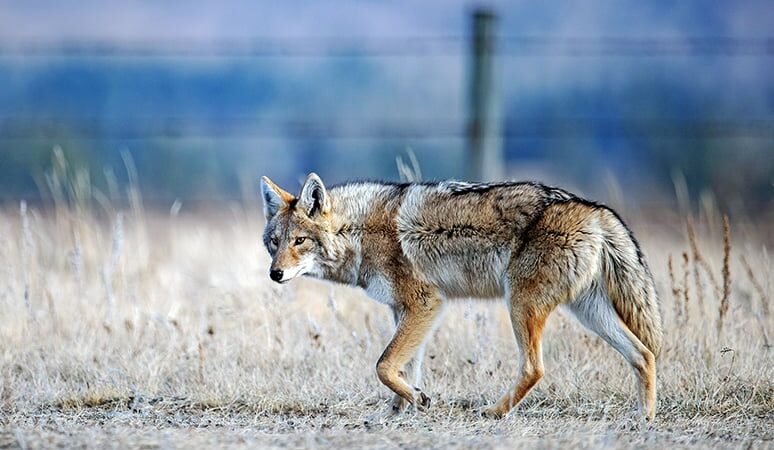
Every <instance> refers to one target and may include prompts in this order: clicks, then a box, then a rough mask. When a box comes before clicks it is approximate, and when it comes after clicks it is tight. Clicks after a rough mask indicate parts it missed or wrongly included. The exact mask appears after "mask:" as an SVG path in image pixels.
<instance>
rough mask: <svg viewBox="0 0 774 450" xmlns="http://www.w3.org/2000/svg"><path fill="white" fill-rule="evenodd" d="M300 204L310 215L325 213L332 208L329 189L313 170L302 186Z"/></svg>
mask: <svg viewBox="0 0 774 450" xmlns="http://www.w3.org/2000/svg"><path fill="white" fill-rule="evenodd" d="M298 205H299V207H301V208H302V209H303V210H304V211H306V214H307V215H308V216H309V217H315V216H317V215H318V214H325V213H327V212H328V211H329V210H330V208H331V201H330V199H329V198H328V191H326V190H325V185H324V184H323V182H322V180H321V179H320V177H318V176H317V174H316V173H314V172H312V173H310V174H309V176H307V177H306V181H305V182H304V187H302V188H301V194H300V195H299V196H298Z"/></svg>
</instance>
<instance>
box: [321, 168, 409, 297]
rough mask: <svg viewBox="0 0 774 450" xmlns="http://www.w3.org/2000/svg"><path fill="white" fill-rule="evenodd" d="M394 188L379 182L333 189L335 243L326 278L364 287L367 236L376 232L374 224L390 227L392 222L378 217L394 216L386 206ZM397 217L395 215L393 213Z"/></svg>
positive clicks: (333, 243) (333, 236) (325, 265)
mask: <svg viewBox="0 0 774 450" xmlns="http://www.w3.org/2000/svg"><path fill="white" fill-rule="evenodd" d="M392 189H394V187H393V186H389V185H381V184H376V183H354V184H347V185H343V186H338V187H334V188H331V189H330V191H329V195H330V199H331V211H330V214H331V228H332V230H331V231H332V233H331V241H330V242H329V247H328V257H327V258H326V261H325V262H324V264H323V271H322V277H323V278H325V279H327V280H330V281H335V282H339V283H345V284H350V285H362V284H363V282H364V281H363V273H364V270H365V269H366V268H365V267H363V259H364V258H363V256H364V252H371V251H377V250H376V249H370V248H364V240H365V237H366V235H368V234H369V233H372V232H373V230H371V228H373V226H372V224H380V225H386V224H388V223H391V222H392V220H387V221H386V222H385V221H384V220H381V218H377V217H375V215H387V216H392V214H390V211H388V209H389V208H387V205H386V203H387V202H388V201H389V199H390V198H392V199H394V198H395V197H394V196H391V195H390V194H391V190H392ZM393 214H394V212H393Z"/></svg>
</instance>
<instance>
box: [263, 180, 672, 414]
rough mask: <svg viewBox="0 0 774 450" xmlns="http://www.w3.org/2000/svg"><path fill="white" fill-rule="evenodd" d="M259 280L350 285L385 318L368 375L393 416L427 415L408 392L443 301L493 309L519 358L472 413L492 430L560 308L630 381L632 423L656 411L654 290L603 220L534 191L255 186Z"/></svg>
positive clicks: (624, 237) (538, 367)
mask: <svg viewBox="0 0 774 450" xmlns="http://www.w3.org/2000/svg"><path fill="white" fill-rule="evenodd" d="M261 190H262V195H263V200H264V214H265V216H266V221H267V222H266V228H265V231H264V234H263V242H264V244H265V245H266V248H267V249H268V251H269V253H270V254H271V257H272V263H271V267H270V271H269V277H270V278H271V279H272V280H274V281H276V282H278V283H286V282H288V281H289V280H291V279H293V278H295V277H297V276H300V275H309V276H314V277H317V278H322V279H326V280H331V281H335V282H339V283H345V284H350V285H355V286H360V287H362V288H363V289H365V291H366V293H367V294H368V295H369V296H371V297H372V298H374V299H375V300H377V301H379V302H382V303H385V304H387V305H389V306H390V307H391V308H392V311H393V315H394V317H395V322H396V331H395V335H394V336H393V338H392V341H391V342H390V344H389V345H388V346H387V348H386V349H385V350H384V353H383V354H382V356H381V357H380V358H379V361H378V363H377V365H376V373H377V375H378V376H379V379H380V380H381V381H382V382H383V383H384V384H385V385H387V387H389V388H390V389H391V390H392V391H393V392H395V394H396V397H395V400H394V402H393V406H394V408H395V409H396V410H400V409H402V408H403V407H404V406H406V404H408V403H410V404H413V405H415V407H417V408H419V409H425V408H427V407H428V406H429V405H430V399H429V397H428V396H427V395H426V394H425V393H424V392H422V390H421V389H420V388H419V387H418V386H419V384H420V377H421V365H422V359H423V355H424V348H425V343H426V341H427V336H428V335H429V334H430V332H431V330H432V329H433V327H434V326H435V324H436V323H437V322H438V319H439V317H440V315H441V311H442V309H443V306H444V304H445V303H446V302H449V301H453V300H454V299H458V298H470V297H474V298H482V299H502V298H505V301H506V303H507V305H508V314H509V316H510V320H511V324H512V325H513V332H514V336H515V338H516V343H517V345H518V347H519V349H520V353H519V358H520V363H521V364H520V372H519V375H518V377H517V379H516V382H515V383H514V384H513V386H512V387H511V388H510V389H509V390H508V391H507V392H506V393H505V394H504V395H503V396H502V398H500V400H499V401H498V402H497V403H495V404H494V405H493V406H491V407H490V408H487V409H486V410H485V411H484V414H486V415H488V416H492V417H501V416H503V415H505V414H506V413H507V412H508V411H510V410H511V408H513V407H514V406H516V405H517V404H518V403H519V402H520V401H521V400H522V399H523V398H524V397H525V396H526V395H527V393H528V392H529V391H530V390H531V389H532V387H533V386H535V384H537V382H538V381H539V380H540V379H541V378H542V376H543V373H544V368H543V358H542V353H541V346H540V342H541V335H542V331H543V326H544V325H545V323H546V319H547V318H548V315H549V314H550V313H551V312H552V311H553V310H554V309H555V308H557V307H559V306H561V307H564V308H566V309H567V310H568V311H570V312H571V313H572V314H573V315H575V316H576V317H577V318H578V319H579V321H580V322H581V323H582V324H583V325H585V326H586V327H587V328H589V329H590V330H592V331H594V332H595V333H597V334H598V335H599V336H600V337H602V339H604V340H605V341H606V342H607V343H608V344H610V345H611V346H612V347H613V348H615V349H616V350H617V351H618V352H619V353H620V354H621V355H622V356H623V357H624V358H625V359H626V361H628V363H629V364H630V365H631V366H632V368H633V369H634V374H635V376H636V378H637V385H638V392H639V402H640V406H641V408H642V410H643V414H644V416H645V417H646V418H648V419H653V417H654V415H655V407H656V365H655V359H656V356H657V355H658V352H659V350H660V347H661V339H662V332H661V318H660V315H659V310H658V304H657V298H656V292H655V288H654V285H653V277H652V275H651V274H650V271H649V270H648V267H647V264H646V262H645V257H644V255H643V254H642V252H641V251H640V248H639V246H638V244H637V242H636V240H635V239H634V237H633V235H632V233H631V231H630V230H629V229H628V228H627V227H626V225H624V223H623V221H622V220H621V218H620V217H619V216H618V215H617V214H616V213H615V212H614V211H613V210H611V209H610V208H607V207H605V206H602V205H599V204H597V203H593V202H590V201H587V200H584V199H582V198H579V197H577V196H575V195H573V194H571V193H569V192H567V191H564V190H562V189H557V188H552V187H547V186H543V185H541V184H536V183H516V182H506V183H489V184H481V183H464V182H457V181H443V182H438V183H414V184H411V183H401V184H393V183H350V184H345V185H341V186H337V187H333V188H331V189H326V188H325V186H324V185H323V182H322V181H321V180H320V178H319V177H318V176H317V175H315V174H310V175H309V176H308V177H307V179H306V182H305V183H304V185H303V187H302V188H301V192H300V193H299V195H298V196H295V195H292V194H290V193H288V192H286V191H284V190H282V189H280V188H279V187H278V186H276V185H275V184H274V183H272V182H271V181H270V180H269V179H268V178H266V177H264V178H263V180H262V183H261Z"/></svg>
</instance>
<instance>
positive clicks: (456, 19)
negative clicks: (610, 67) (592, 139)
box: [0, 0, 774, 43]
mask: <svg viewBox="0 0 774 450" xmlns="http://www.w3.org/2000/svg"><path fill="white" fill-rule="evenodd" d="M479 3H481V2H476V3H474V2H455V1H448V0H432V1H421V2H419V1H406V0H400V1H346V0H334V1H302V2H293V1H273V2H256V1H219V2H193V1H191V2H179V3H177V2H161V1H142V2H141V1H124V2H112V1H93V0H83V1H77V2H76V1H57V0H53V1H52V0H49V1H35V0H26V1H11V2H8V1H4V2H2V4H1V5H2V6H0V39H2V40H3V41H5V42H6V43H12V42H16V41H19V40H22V41H24V40H28V39H34V40H36V41H40V40H43V41H60V40H91V39H95V40H100V41H115V42H124V41H136V40H158V39H161V40H164V39H172V40H186V39H195V40H210V39H227V38H234V39H241V38H251V37H266V36H270V37H290V36H366V37H368V36H370V37H375V36H396V35H397V36H404V35H411V36H416V35H450V34H451V35H458V34H460V33H461V31H464V30H465V29H466V20H467V15H466V11H468V10H470V9H471V8H472V5H473V4H479ZM485 4H488V5H492V6H493V7H494V8H495V9H497V10H498V11H500V13H501V18H502V27H501V29H502V32H503V34H510V35H551V36H611V35H612V36H638V37H649V36H650V37H665V36H666V37H680V36H684V37H688V36H691V37H701V36H731V37H737V38H738V37H755V38H761V37H768V36H769V35H771V34H772V25H771V23H772V22H771V20H772V17H774V2H771V1H766V0H761V1H734V2H732V1H717V2H715V1H712V2H711V1H707V0H693V1H649V2H620V1H608V0H594V1H583V2H535V1H507V2H506V1H502V2H485Z"/></svg>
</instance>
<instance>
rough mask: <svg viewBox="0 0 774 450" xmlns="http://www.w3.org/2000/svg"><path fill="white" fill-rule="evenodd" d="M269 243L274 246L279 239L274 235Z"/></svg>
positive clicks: (277, 243)
mask: <svg viewBox="0 0 774 450" xmlns="http://www.w3.org/2000/svg"><path fill="white" fill-rule="evenodd" d="M271 245H273V246H275V247H276V246H278V245H279V239H277V238H275V237H273V238H271Z"/></svg>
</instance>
